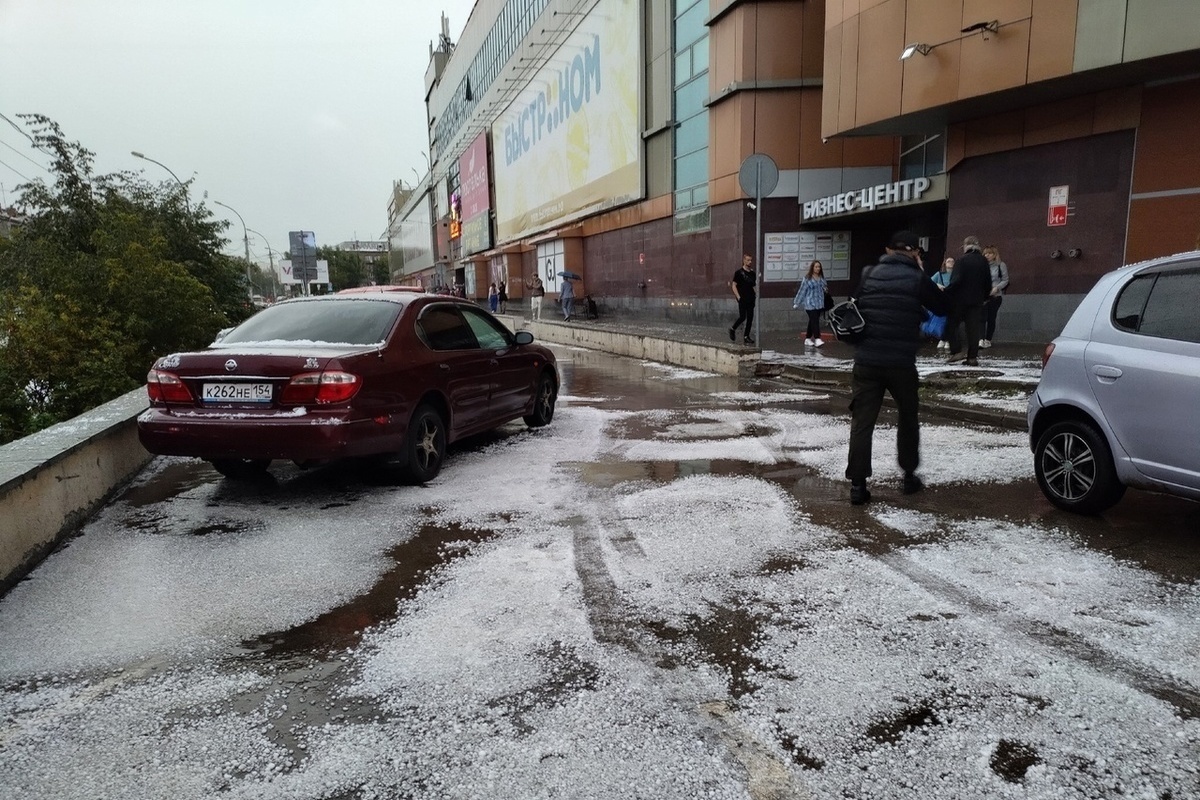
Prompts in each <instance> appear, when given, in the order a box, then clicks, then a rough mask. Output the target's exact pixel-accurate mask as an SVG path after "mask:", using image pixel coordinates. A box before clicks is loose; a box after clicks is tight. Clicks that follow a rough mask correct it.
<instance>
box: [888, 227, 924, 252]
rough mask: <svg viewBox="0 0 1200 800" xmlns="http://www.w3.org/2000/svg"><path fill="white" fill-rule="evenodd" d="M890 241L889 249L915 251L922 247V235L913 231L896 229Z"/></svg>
mask: <svg viewBox="0 0 1200 800" xmlns="http://www.w3.org/2000/svg"><path fill="white" fill-rule="evenodd" d="M888 241H889V242H890V244H889V245H888V249H890V250H903V251H906V252H915V251H917V250H919V249H920V248H921V237H919V236H917V235H916V234H915V233H913V232H912V231H896V232H895V233H893V234H892V238H891V239H889V240H888Z"/></svg>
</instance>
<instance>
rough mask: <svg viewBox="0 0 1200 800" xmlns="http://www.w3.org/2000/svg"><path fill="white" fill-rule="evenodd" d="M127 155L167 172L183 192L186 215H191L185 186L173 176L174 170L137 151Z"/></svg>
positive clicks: (177, 177) (190, 205)
mask: <svg viewBox="0 0 1200 800" xmlns="http://www.w3.org/2000/svg"><path fill="white" fill-rule="evenodd" d="M129 155H131V156H133V157H135V158H140V159H142V160H143V161H149V162H150V163H151V164H158V165H159V166H160V167H162V168H163V169H165V170H166V171H167V172H169V173H171V177H172V178H174V179H175V182H176V183H178V184H179V188H180V189H182V190H183V207H184V208H186V209H187V212H188V214H189V215H191V213H192V204H191V203H189V202H188V190H187V184H186V183H184V182H183V181H181V180H179V176H178V175H176V174H175V170H173V169H171V168H170V167H168V166H167V165H166V164H164V163H162V162H161V161H155V160H154V159H153V158H151V157H150V156H148V155H146V154H145V153H139V152H138V151H137V150H130V151H129Z"/></svg>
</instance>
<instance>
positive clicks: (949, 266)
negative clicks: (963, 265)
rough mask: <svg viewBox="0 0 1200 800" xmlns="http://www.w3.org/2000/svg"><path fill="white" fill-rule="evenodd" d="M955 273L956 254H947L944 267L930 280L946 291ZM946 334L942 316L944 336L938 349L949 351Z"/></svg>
mask: <svg viewBox="0 0 1200 800" xmlns="http://www.w3.org/2000/svg"><path fill="white" fill-rule="evenodd" d="M953 274H954V256H946V258H944V259H943V260H942V268H941V269H939V270H938V271H937V272H935V273H933V275H932V276H931V277H930V280H931V281H933V284H934V286H937V287H938V288H939V289H941V290H943V291H945V289H946V287H947V286H949V285H950V276H951V275H953ZM945 336H946V318H945V317H942V337H943V338H942V339H940V340H938V343H937V349H938V350H945V351H947V352H949V350H950V343H949V342H948V341H946V339H945Z"/></svg>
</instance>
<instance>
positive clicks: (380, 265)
mask: <svg viewBox="0 0 1200 800" xmlns="http://www.w3.org/2000/svg"><path fill="white" fill-rule="evenodd" d="M371 280H372V281H374V282H375V284H376V285H377V286H383V285H385V284H388V283H391V282H392V269H391V267H390V266H388V254H387V253H384V254H382V255H381V256H380V257H379V258H377V259H376V260H375V262H374V263H373V264H371Z"/></svg>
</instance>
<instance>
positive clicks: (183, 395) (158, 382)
mask: <svg viewBox="0 0 1200 800" xmlns="http://www.w3.org/2000/svg"><path fill="white" fill-rule="evenodd" d="M146 392H147V393H148V394H149V395H150V402H151V403H191V402H194V401H193V400H192V393H191V392H190V391H189V390H188V388H187V386H185V385H184V383H183V381H181V380H180V379H179V376H178V375H173V374H171V373H170V372H163V371H162V370H160V369H152V370H150V372H149V373H148V374H147V375H146Z"/></svg>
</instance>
